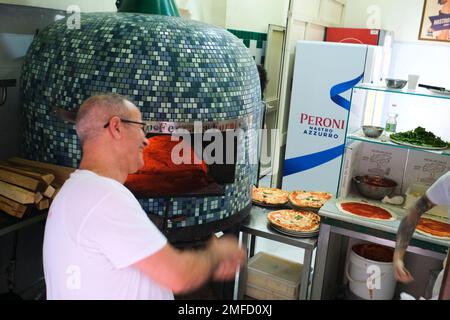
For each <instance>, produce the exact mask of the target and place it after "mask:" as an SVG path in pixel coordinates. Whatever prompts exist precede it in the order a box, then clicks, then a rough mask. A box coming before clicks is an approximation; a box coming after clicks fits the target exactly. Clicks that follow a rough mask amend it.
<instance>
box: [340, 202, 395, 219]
mask: <svg viewBox="0 0 450 320" xmlns="http://www.w3.org/2000/svg"><path fill="white" fill-rule="evenodd" d="M336 206H337V207H338V209H339V210H340V211H341V212H343V213H346V214H349V215H352V216H356V217H359V218H365V219H370V220H377V221H392V220H395V219H396V217H395V215H394V214H393V213H392V212H390V211H389V210H387V209H385V208H383V207H380V206H377V205H375V204H369V203H364V202H358V201H341V202H338V203H337V204H336Z"/></svg>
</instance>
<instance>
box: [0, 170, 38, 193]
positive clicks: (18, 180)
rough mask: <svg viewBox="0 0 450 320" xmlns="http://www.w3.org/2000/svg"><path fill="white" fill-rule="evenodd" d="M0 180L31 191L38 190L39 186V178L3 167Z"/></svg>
mask: <svg viewBox="0 0 450 320" xmlns="http://www.w3.org/2000/svg"><path fill="white" fill-rule="evenodd" d="M0 181H3V182H8V183H11V184H14V185H16V186H19V187H23V188H25V189H28V190H31V191H36V189H37V188H38V186H39V180H36V179H34V178H30V177H27V176H24V175H21V174H18V173H15V172H12V171H8V170H5V169H1V168H0Z"/></svg>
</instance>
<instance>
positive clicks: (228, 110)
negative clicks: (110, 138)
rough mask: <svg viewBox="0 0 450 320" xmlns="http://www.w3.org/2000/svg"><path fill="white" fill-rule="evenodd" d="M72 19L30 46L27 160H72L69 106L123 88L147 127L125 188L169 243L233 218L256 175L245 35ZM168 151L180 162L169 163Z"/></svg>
mask: <svg viewBox="0 0 450 320" xmlns="http://www.w3.org/2000/svg"><path fill="white" fill-rule="evenodd" d="M80 21H81V28H79V29H76V28H75V29H74V28H71V27H69V25H68V23H67V21H66V20H60V21H56V22H55V23H53V24H51V25H50V26H48V27H47V28H46V29H44V30H42V31H41V32H40V33H39V34H38V35H37V36H36V37H35V39H34V41H33V43H32V45H31V47H30V49H29V51H28V54H27V56H26V61H25V63H24V67H23V71H22V77H21V93H22V99H23V109H24V119H25V123H24V146H25V153H26V156H27V157H28V158H30V159H33V160H38V161H45V162H50V163H54V164H59V165H64V166H70V167H77V166H78V165H79V162H80V159H81V148H80V145H79V141H78V138H77V135H76V132H75V126H74V123H73V122H72V121H70V120H71V118H73V114H75V113H76V112H77V110H78V108H79V106H80V104H81V103H82V102H83V101H84V100H85V99H87V98H88V97H89V96H91V95H93V94H95V93H101V92H114V93H118V94H122V95H125V96H127V97H129V98H130V99H131V100H132V101H134V102H135V104H136V105H137V106H138V107H139V108H140V110H141V112H142V116H143V119H144V120H145V121H146V122H147V124H148V125H147V129H146V131H147V138H148V139H149V147H148V148H147V149H146V150H145V152H144V155H145V167H144V168H143V169H141V170H140V171H139V172H137V173H136V174H133V175H130V176H129V177H128V180H127V182H126V186H127V187H128V188H129V189H130V190H131V191H132V192H133V193H134V194H135V195H136V197H137V198H138V199H139V201H140V203H141V205H142V207H143V208H144V209H145V211H146V212H147V213H148V214H149V216H150V217H151V218H152V220H153V221H155V222H156V223H157V224H158V226H159V227H160V228H161V229H163V230H164V231H165V232H166V234H167V235H168V236H169V239H172V240H173V241H190V240H192V239H194V238H199V237H203V236H208V235H210V234H211V233H212V232H215V231H218V230H225V229H228V228H231V227H233V226H235V225H236V224H238V223H239V222H240V221H241V220H242V219H243V218H245V217H246V216H247V214H248V212H249V207H250V203H251V201H250V188H251V186H252V184H254V183H255V181H256V174H257V164H256V161H254V159H255V158H256V153H257V148H256V147H257V136H256V129H258V128H259V126H260V122H261V103H260V96H261V93H260V86H259V77H258V73H257V69H256V65H255V62H254V60H253V58H252V57H251V56H250V54H249V53H248V50H247V48H246V47H245V46H244V45H243V43H242V41H241V40H239V39H238V38H236V37H235V36H233V35H232V34H231V33H229V32H227V31H226V30H224V29H221V28H219V27H214V26H210V25H206V24H203V23H200V22H196V21H191V20H186V19H183V18H179V17H167V16H159V15H150V14H139V13H87V14H81V20H80ZM70 115H72V117H71V116H70ZM211 132H213V133H212V134H211ZM208 134H209V135H211V136H215V138H216V139H212V138H211V137H208ZM220 146H222V147H223V148H221V147H220ZM174 148H180V150H182V152H179V153H178V154H177V155H178V156H179V157H178V158H181V160H183V159H184V161H181V162H180V161H178V160H176V161H174V159H173V153H174ZM213 149H216V150H214V151H213ZM218 149H222V150H223V152H222V153H220V154H219V153H218V151H217V150H218ZM175 153H176V152H175ZM178 158H177V159H178ZM212 158H214V159H212ZM218 159H219V160H218ZM220 159H222V161H220ZM213 160H215V161H213Z"/></svg>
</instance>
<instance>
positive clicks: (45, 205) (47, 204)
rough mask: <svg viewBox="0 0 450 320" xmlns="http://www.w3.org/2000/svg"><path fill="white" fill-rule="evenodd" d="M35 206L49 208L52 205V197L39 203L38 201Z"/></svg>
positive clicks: (42, 208)
mask: <svg viewBox="0 0 450 320" xmlns="http://www.w3.org/2000/svg"><path fill="white" fill-rule="evenodd" d="M35 206H36V208H37V209H38V210H45V209H48V208H49V207H50V199H47V198H44V199H42V200H41V201H39V202H38V203H36V205H35Z"/></svg>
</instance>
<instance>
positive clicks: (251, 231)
mask: <svg viewBox="0 0 450 320" xmlns="http://www.w3.org/2000/svg"><path fill="white" fill-rule="evenodd" d="M273 210H275V209H265V208H260V207H257V206H253V207H252V209H251V211H250V216H249V217H248V218H247V219H246V220H245V221H244V222H243V223H242V225H241V227H240V231H241V233H242V245H243V246H244V247H245V248H247V250H248V253H249V257H252V256H253V255H254V250H255V248H254V247H255V237H261V238H265V239H269V240H273V241H277V242H280V243H284V244H288V245H291V246H295V247H298V248H302V249H304V250H305V255H304V260H303V269H302V279H301V285H300V294H299V299H300V300H305V299H308V288H309V282H310V274H311V262H312V253H313V250H314V249H315V248H316V246H317V237H313V238H296V237H291V236H287V235H284V234H281V233H279V232H277V231H275V230H273V229H272V228H270V227H269V226H268V224H267V213H269V212H270V211H273ZM249 236H250V244H249ZM246 282H247V265H246V264H245V265H244V266H243V267H242V268H241V270H240V272H239V280H238V290H237V294H235V298H237V299H239V300H242V299H243V297H244V293H245V286H246Z"/></svg>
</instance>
